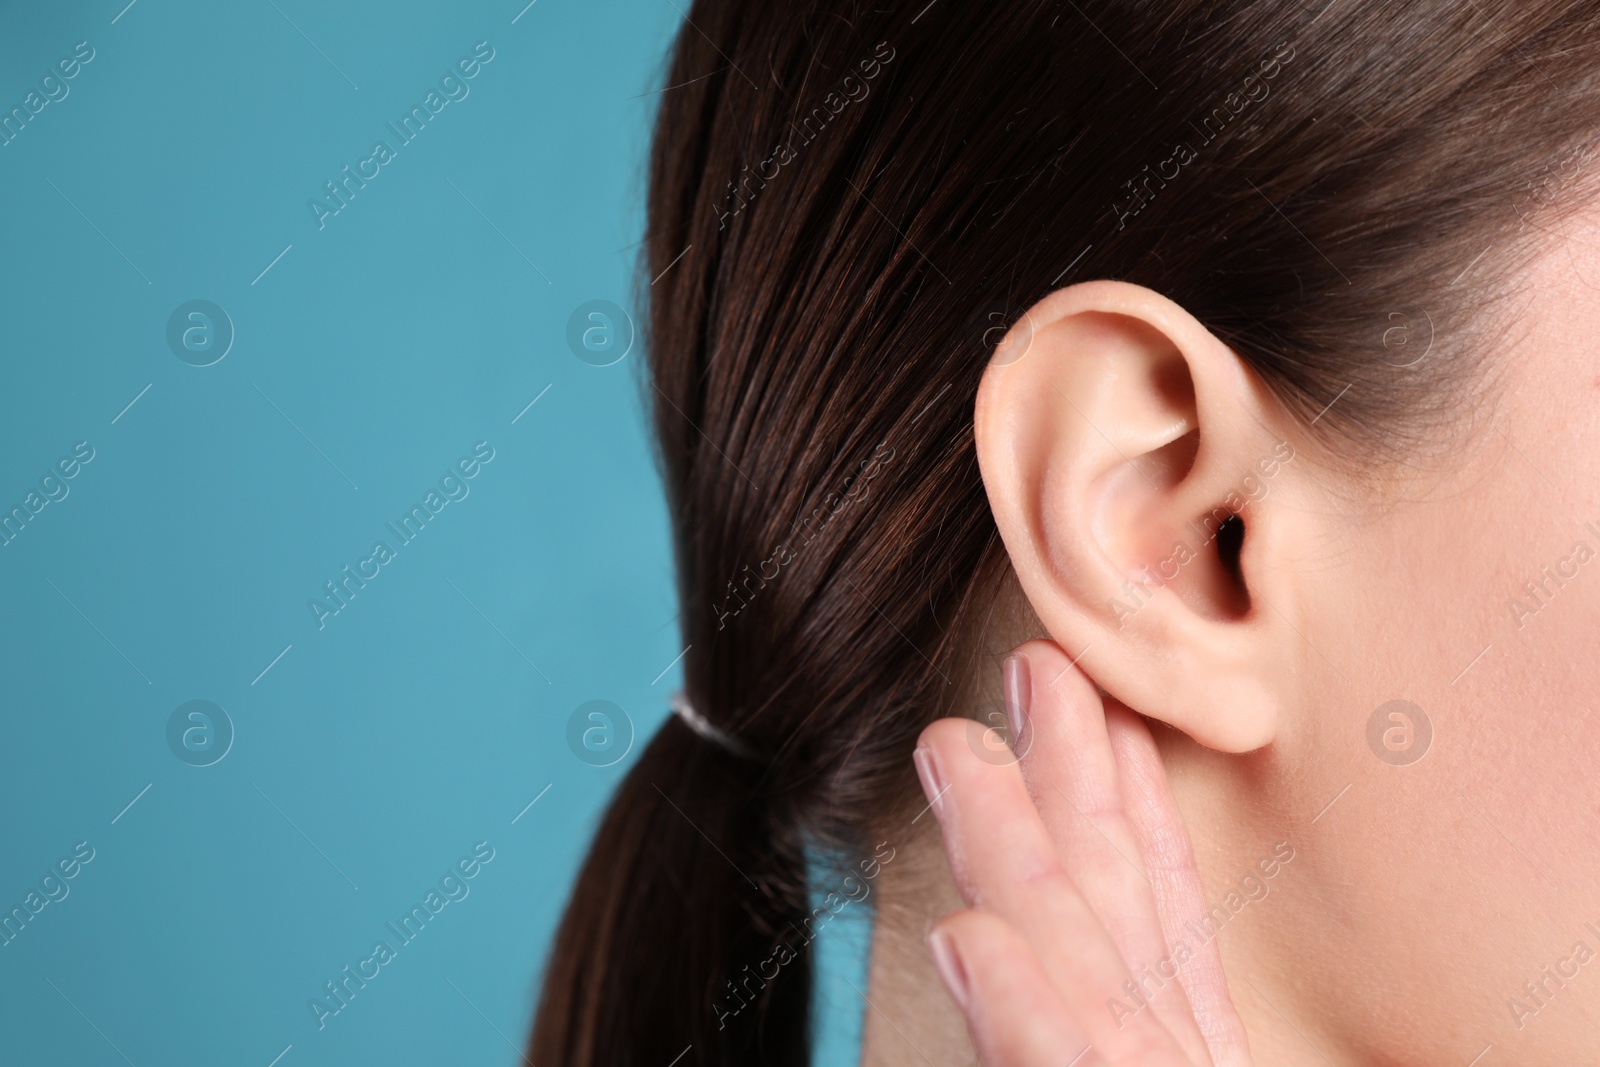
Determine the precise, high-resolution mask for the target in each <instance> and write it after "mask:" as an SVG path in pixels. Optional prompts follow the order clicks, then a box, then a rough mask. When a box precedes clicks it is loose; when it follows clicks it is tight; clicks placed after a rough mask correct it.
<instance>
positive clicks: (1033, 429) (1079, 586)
mask: <svg viewBox="0 0 1600 1067" xmlns="http://www.w3.org/2000/svg"><path fill="white" fill-rule="evenodd" d="M1286 424H1287V418H1286V416H1285V415H1284V413H1283V412H1282V409H1281V408H1280V407H1279V405H1277V403H1276V401H1275V400H1274V399H1273V398H1272V397H1271V395H1270V394H1269V393H1268V392H1267V391H1266V390H1265V389H1264V388H1263V387H1262V386H1261V385H1260V383H1259V382H1258V381H1257V380H1256V378H1255V376H1254V375H1253V374H1252V373H1250V371H1249V370H1248V368H1247V367H1245V366H1244V364H1243V363H1242V362H1241V361H1240V360H1239V358H1238V357H1237V356H1236V355H1235V354H1234V353H1233V352H1232V351H1231V350H1230V349H1229V348H1228V347H1227V346H1226V345H1224V344H1223V343H1222V342H1221V341H1219V340H1218V339H1217V338H1216V337H1215V336H1214V335H1213V334H1211V332H1210V331H1209V330H1207V329H1206V328H1205V327H1204V326H1202V325H1201V324H1200V323H1199V322H1198V321H1196V320H1195V319H1194V318H1193V317H1192V316H1190V315H1189V314H1188V313H1187V312H1185V311H1184V310H1183V309H1182V308H1180V307H1178V306H1177V305H1176V304H1173V303H1172V302H1171V301H1169V300H1167V299H1166V298H1165V297H1162V296H1160V295H1158V294H1156V293H1154V292H1152V291H1150V290H1148V289H1144V288H1142V287H1139V286H1133V285H1128V284H1125V283H1121V282H1088V283H1084V284H1081V285H1076V286H1073V287H1071V288H1069V289H1064V290H1061V291H1059V292H1057V293H1053V294H1051V295H1050V296H1049V297H1046V298H1045V299H1044V300H1042V301H1040V303H1039V304H1037V305H1035V306H1034V307H1033V308H1031V309H1030V310H1029V312H1028V313H1027V314H1026V315H1025V316H1024V319H1023V321H1022V322H1019V324H1018V325H1017V326H1015V327H1013V330H1012V332H1011V333H1010V334H1008V335H1007V338H1006V341H1005V342H1003V343H1002V345H1001V347H1000V348H999V349H997V352H996V359H995V360H994V361H993V362H992V363H991V365H990V367H989V369H988V370H987V371H986V372H985V375H984V379H983V383H982V385H981V387H980V389H979V392H978V401H977V409H976V412H975V433H976V439H977V449H978V461H979V465H980V467H981V469H982V472H983V479H984V485H985V488H986V489H987V491H988V495H989V501H990V505H991V507H992V508H993V511H994V515H995V521H996V523H997V524H998V526H999V529H1000V534H1001V537H1002V538H1003V539H1004V541H1005V544H1006V548H1007V550H1008V552H1009V553H1010V556H1011V562H1012V566H1013V568H1014V570H1015V571H1016V574H1017V578H1018V581H1019V583H1020V585H1021V587H1022V590H1023V592H1024V593H1025V594H1026V595H1027V597H1028V600H1029V602H1030V603H1031V605H1032V606H1033V609H1034V612H1035V613H1036V614H1037V615H1038V617H1039V619H1040V620H1041V622H1043V623H1044V625H1045V627H1046V628H1047V629H1048V630H1049V632H1050V634H1051V636H1052V637H1054V638H1055V639H1056V641H1057V642H1058V643H1059V644H1061V645H1062V646H1063V647H1064V648H1067V649H1069V650H1072V651H1073V653H1074V654H1077V655H1080V656H1081V657H1082V659H1081V664H1080V665H1081V666H1083V667H1084V669H1085V670H1086V671H1087V673H1088V674H1089V675H1090V677H1092V678H1093V679H1094V680H1095V681H1096V682H1097V683H1098V684H1099V685H1101V686H1102V687H1103V688H1104V689H1105V690H1106V691H1107V692H1108V693H1110V694H1111V695H1112V696H1114V697H1115V698H1117V699H1118V700H1120V701H1121V702H1122V703H1124V704H1126V705H1127V706H1129V707H1130V708H1132V709H1134V710H1135V711H1138V712H1140V713H1142V714H1144V715H1147V716H1150V717H1153V718H1159V719H1162V720H1164V721H1166V722H1169V723H1171V724H1172V725H1174V726H1176V727H1178V728H1179V729H1182V730H1184V731H1185V732H1186V733H1188V734H1190V735H1191V736H1193V737H1194V738H1195V739H1196V740H1198V741H1200V742H1201V743H1203V744H1206V745H1209V746H1211V747H1213V748H1218V749H1223V750H1226V751H1235V752H1243V751H1248V750H1250V749H1253V748H1258V747H1260V746H1261V745H1264V744H1267V743H1268V742H1270V741H1271V740H1272V739H1273V737H1274V735H1275V733H1276V730H1277V720H1278V707H1279V705H1280V702H1281V696H1282V693H1283V691H1284V690H1283V685H1282V683H1283V682H1284V681H1285V679H1286V677H1287V675H1285V674H1284V672H1285V671H1292V670H1293V664H1292V663H1291V662H1286V660H1285V657H1286V656H1290V657H1292V656H1294V655H1295V654H1296V653H1297V652H1298V646H1297V645H1290V644H1287V643H1286V642H1285V641H1283V640H1282V638H1283V634H1282V633H1281V632H1280V631H1281V630H1283V629H1284V626H1285V620H1284V617H1282V616H1280V615H1277V614H1276V613H1275V612H1270V611H1269V612H1264V611H1263V610H1262V605H1261V603H1260V601H1263V600H1265V601H1267V602H1269V603H1272V604H1274V605H1276V606H1281V604H1280V603H1279V598H1281V597H1292V591H1291V590H1284V589H1278V588H1276V587H1274V588H1273V589H1272V591H1271V593H1270V594H1269V593H1268V590H1267V588H1266V585H1265V584H1264V576H1265V575H1267V574H1270V573H1272V564H1273V562H1274V556H1275V555H1276V554H1279V553H1281V552H1282V550H1283V546H1282V544H1281V543H1279V542H1281V540H1282V537H1281V528H1280V525H1279V524H1277V523H1275V522H1274V521H1273V514H1272V513H1273V509H1274V507H1275V506H1276V504H1277V500H1275V499H1274V498H1272V497H1271V496H1270V495H1269V489H1270V482H1271V481H1272V480H1273V479H1276V478H1280V477H1281V472H1282V468H1283V465H1284V464H1285V463H1286V462H1288V460H1289V459H1292V457H1293V455H1294V450H1293V448H1292V447H1291V446H1288V445H1287V442H1286V441H1285V440H1284V438H1283V437H1282V436H1281V435H1280V434H1279V433H1277V432H1274V430H1273V429H1272V427H1273V426H1278V427H1282V426H1284V425H1286ZM1268 472H1270V473H1268ZM1291 635H1292V631H1291ZM1291 648H1292V649H1295V652H1287V651H1286V649H1291Z"/></svg>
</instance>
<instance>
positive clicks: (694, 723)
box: [672, 689, 761, 760]
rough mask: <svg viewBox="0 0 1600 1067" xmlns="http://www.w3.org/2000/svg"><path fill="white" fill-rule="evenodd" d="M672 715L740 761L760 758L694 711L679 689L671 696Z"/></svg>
mask: <svg viewBox="0 0 1600 1067" xmlns="http://www.w3.org/2000/svg"><path fill="white" fill-rule="evenodd" d="M672 714H674V715H676V716H677V717H678V718H680V719H682V720H683V721H684V724H685V725H687V726H688V727H689V729H691V730H693V731H694V732H695V733H696V734H698V735H700V736H701V737H703V738H704V739H706V740H707V741H710V742H711V743H712V744H714V745H716V746H717V747H718V748H721V749H723V750H724V751H727V752H730V753H732V754H733V755H735V756H738V757H739V758H741V759H747V760H759V759H760V758H761V757H759V756H758V755H756V753H755V750H754V749H752V748H751V747H750V746H749V745H747V744H745V743H744V742H743V741H740V740H739V739H738V738H736V737H733V736H732V735H730V734H728V733H725V732H724V731H722V730H720V729H718V728H717V727H716V726H714V725H712V723H711V720H709V719H707V718H706V717H705V716H704V715H702V714H700V712H699V711H698V710H696V708H695V706H694V705H693V704H691V703H690V702H689V697H688V696H687V695H686V694H685V693H684V692H683V690H681V689H680V690H678V691H677V692H675V693H673V694H672Z"/></svg>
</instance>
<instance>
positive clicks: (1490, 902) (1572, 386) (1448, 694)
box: [1247, 233, 1600, 1059]
mask: <svg viewBox="0 0 1600 1067" xmlns="http://www.w3.org/2000/svg"><path fill="white" fill-rule="evenodd" d="M1587 248H1595V249H1600V233H1591V234H1589V235H1588V236H1587V237H1586V238H1585V239H1584V241H1582V242H1575V243H1574V247H1573V250H1572V252H1571V255H1569V254H1568V252H1567V251H1565V250H1564V251H1562V252H1561V254H1560V255H1559V256H1558V257H1557V259H1558V260H1559V262H1556V261H1551V262H1550V263H1548V264H1542V265H1541V266H1539V267H1538V268H1536V276H1535V278H1534V279H1532V280H1531V281H1529V282H1528V283H1527V284H1528V294H1529V295H1528V296H1527V297H1526V298H1525V299H1524V300H1522V301H1521V302H1520V303H1519V304H1518V305H1517V309H1516V310H1517V313H1518V315H1519V327H1518V330H1517V331H1516V336H1515V340H1514V342H1513V343H1511V344H1509V345H1507V346H1506V347H1505V348H1503V349H1500V350H1497V351H1496V352H1495V353H1494V359H1495V367H1496V372H1497V375H1498V378H1497V381H1496V384H1495V388H1496V390H1497V391H1498V392H1497V394H1496V396H1495V403H1494V405H1493V408H1492V414H1485V415H1484V416H1482V418H1481V420H1480V422H1479V424H1478V425H1477V426H1476V427H1473V428H1469V429H1468V430H1466V431H1465V432H1466V434H1467V436H1466V437H1465V442H1464V444H1462V445H1460V446H1459V447H1456V446H1454V445H1446V444H1445V443H1443V442H1438V441H1436V442H1434V445H1435V447H1436V449H1437V451H1436V452H1435V453H1434V454H1432V455H1428V456H1425V457H1419V459H1418V461H1417V462H1416V463H1414V464H1413V465H1411V466H1410V467H1408V468H1407V469H1406V470H1405V476H1404V478H1403V479H1399V480H1397V482H1396V484H1395V486H1394V491H1393V493H1392V494H1390V495H1387V496H1385V497H1384V498H1383V499H1382V500H1381V501H1379V500H1358V501H1356V502H1352V503H1348V504H1346V505H1344V506H1339V505H1334V506H1329V505H1328V503H1327V502H1328V501H1329V500H1330V499H1332V498H1331V497H1330V496H1328V495H1326V494H1323V493H1321V492H1320V489H1321V487H1320V486H1317V485H1315V484H1314V481H1315V479H1314V478H1313V477H1312V476H1311V474H1310V472H1311V470H1312V466H1313V465H1312V464H1311V463H1310V462H1306V463H1304V464H1302V462H1301V460H1298V459H1297V461H1296V463H1295V464H1294V465H1287V466H1285V467H1284V469H1283V470H1282V471H1281V472H1280V474H1279V476H1278V478H1277V479H1275V480H1274V481H1273V484H1272V490H1271V498H1270V499H1269V500H1268V501H1267V503H1266V505H1265V506H1266V507H1267V508H1268V509H1269V510H1271V509H1272V508H1273V507H1274V506H1275V504H1274V502H1275V501H1276V506H1277V507H1278V508H1279V509H1280V510H1279V511H1278V512H1274V514H1275V515H1279V516H1280V517H1282V519H1283V521H1284V522H1285V523H1286V524H1287V526H1286V536H1285V537H1284V543H1285V544H1287V545H1288V546H1289V549H1288V552H1287V558H1284V559H1283V560H1281V561H1280V562H1281V563H1282V565H1283V567H1284V569H1285V570H1286V571H1288V572H1290V573H1292V574H1293V575H1294V576H1295V584H1294V590H1293V592H1292V593H1291V594H1287V595H1286V599H1285V600H1284V601H1281V602H1278V603H1276V604H1275V606H1276V607H1279V608H1283V609H1284V610H1285V611H1287V612H1290V613H1291V614H1292V615H1293V617H1294V619H1295V622H1296V624H1297V625H1298V627H1299V631H1300V633H1299V634H1296V633H1295V632H1294V631H1292V630H1290V631H1288V638H1289V639H1290V640H1286V641H1284V642H1282V647H1283V648H1284V649H1285V650H1286V651H1285V656H1286V662H1287V663H1288V665H1289V667H1291V668H1292V669H1286V670H1285V671H1284V672H1283V679H1284V681H1283V690H1282V691H1283V693H1284V694H1285V698H1284V701H1283V705H1284V707H1285V709H1286V711H1285V715H1284V717H1283V725H1282V728H1281V731H1280V735H1279V737H1278V739H1277V740H1276V741H1275V743H1274V745H1273V746H1272V750H1271V751H1270V753H1269V754H1266V755H1264V756H1263V757H1262V762H1263V763H1264V764H1267V765H1270V766H1271V767H1272V773H1273V774H1274V775H1276V776H1278V777H1277V780H1278V781H1279V782H1281V783H1284V784H1283V786H1282V789H1281V795H1280V796H1279V797H1276V798H1275V800H1276V801H1278V802H1281V803H1282V804H1283V806H1284V810H1286V811H1288V812H1291V813H1292V814H1290V815H1288V816H1287V817H1286V818H1287V823H1288V825H1287V827H1286V836H1288V837H1289V838H1290V840H1291V841H1292V842H1293V843H1294V845H1295V847H1296V850H1297V858H1296V859H1295V861H1294V862H1293V863H1291V864H1289V865H1287V866H1286V867H1285V868H1284V871H1283V872H1282V873H1281V874H1280V875H1279V876H1278V877H1277V878H1276V879H1275V880H1274V882H1273V886H1272V888H1273V892H1272V895H1271V896H1270V897H1269V899H1268V900H1266V901H1265V902H1263V904H1262V914H1263V915H1266V916H1271V917H1272V920H1271V921H1272V924H1273V925H1274V926H1280V925H1281V927H1282V928H1283V929H1288V930H1293V929H1299V928H1302V927H1301V926H1300V924H1302V923H1309V924H1313V925H1315V924H1317V923H1318V922H1323V923H1326V922H1329V921H1332V922H1334V923H1335V924H1336V925H1337V927H1338V928H1339V930H1340V937H1339V938H1338V942H1339V943H1338V944H1337V945H1336V946H1335V947H1334V948H1332V949H1331V950H1330V951H1329V952H1328V953H1327V954H1326V955H1323V956H1322V957H1320V958H1319V959H1317V960H1313V961H1310V962H1308V963H1307V964H1306V966H1307V967H1308V968H1310V969H1311V970H1313V971H1316V972H1319V974H1318V977H1321V978H1323V979H1325V980H1327V981H1330V982H1335V983H1337V982H1338V981H1339V980H1340V976H1342V975H1345V974H1352V973H1366V974H1368V975H1369V976H1370V978H1372V979H1375V980H1374V981H1372V984H1371V986H1370V987H1369V988H1371V989H1373V990H1374V992H1373V993H1372V995H1371V996H1370V997H1366V995H1365V994H1363V995H1362V996H1363V997H1365V999H1366V1000H1367V1001H1368V1002H1367V1003H1366V1004H1364V1005H1363V1006H1362V1008H1363V1010H1370V1011H1373V1012H1378V1013H1382V1012H1383V1011H1384V1009H1383V1003H1384V995H1383V994H1381V993H1379V992H1377V990H1381V989H1384V988H1387V987H1388V985H1389V983H1391V982H1393V983H1399V984H1400V985H1401V986H1405V985H1407V984H1408V983H1409V982H1410V979H1408V978H1407V977H1406V975H1407V974H1408V973H1417V972H1418V971H1425V972H1426V973H1428V974H1429V975H1430V980H1429V988H1428V990H1426V991H1425V992H1423V993H1421V994H1420V997H1421V1001H1420V1002H1419V1003H1418V1004H1417V1005H1415V1006H1414V1007H1413V1008H1412V1009H1408V1017H1409V1018H1410V1019H1411V1020H1412V1021H1409V1022H1405V1023H1402V1024H1401V1025H1402V1026H1403V1028H1405V1029H1406V1031H1407V1032H1408V1033H1409V1032H1411V1031H1413V1030H1415V1031H1416V1032H1417V1033H1418V1034H1419V1035H1420V1034H1421V1033H1422V1028H1423V1027H1424V1026H1425V1024H1424V1023H1422V1022H1420V1020H1422V1019H1424V1018H1436V1019H1447V1018H1458V1019H1464V1018H1468V1017H1471V1018H1484V1019H1488V1018H1495V1017H1498V1016H1496V1015H1495V1013H1496V1012H1498V1013H1501V1014H1504V1013H1505V1012H1506V1006H1505V1001H1506V998H1507V997H1509V996H1513V995H1516V993H1517V991H1518V990H1519V989H1520V988H1521V985H1522V983H1523V982H1524V981H1526V980H1528V979H1536V978H1537V977H1538V975H1539V969H1540V966H1541V965H1544V964H1553V963H1554V961H1555V960H1557V959H1558V958H1560V957H1561V956H1562V955H1564V954H1565V953H1567V952H1569V951H1570V946H1571V944H1572V943H1573V942H1575V941H1577V940H1580V939H1585V940H1588V939H1591V938H1592V937H1593V936H1594V935H1592V934H1588V933H1587V932H1586V930H1585V928H1584V925H1583V924H1584V922H1585V921H1589V920H1595V919H1596V918H1597V914H1596V910H1595V907H1594V903H1593V902H1594V900H1595V899H1596V895H1597V893H1600V869H1597V865H1596V864H1595V862H1594V860H1593V841H1594V837H1595V830H1596V825H1597V820H1596V812H1597V811H1600V718H1597V717H1596V716H1595V715H1594V714H1591V711H1590V709H1591V708H1600V670H1597V669H1596V668H1597V662H1596V659H1595V655H1594V648H1595V634H1596V633H1600V559H1595V558H1587V560H1586V562H1579V560H1580V559H1585V558H1586V557H1588V555H1589V553H1588V552H1578V551H1575V544H1576V543H1577V542H1579V541H1583V542H1585V543H1586V544H1587V546H1588V548H1589V549H1590V550H1600V361H1597V360H1596V358H1595V353H1594V351H1593V348H1592V345H1590V344H1589V342H1588V340H1587V339H1588V338H1592V337H1593V336H1594V333H1595V330H1596V328H1597V326H1600V295H1597V294H1600V288H1594V289H1591V288H1589V287H1588V286H1589V285H1590V284H1593V285H1596V286H1600V256H1597V255H1596V254H1593V253H1590V252H1588V251H1584V250H1583V249H1587ZM1573 257H1576V258H1573ZM1545 271H1547V272H1548V273H1540V272H1545ZM1585 278H1587V281H1585V280H1584V279H1585ZM1488 410H1489V409H1486V411H1488ZM1497 428H1498V432H1497ZM1424 447H1425V448H1426V446H1424ZM1307 459H1309V454H1308V456H1307ZM1280 494H1281V497H1280ZM1314 500H1320V501H1321V502H1322V504H1321V506H1320V507H1318V506H1316V505H1313V504H1312V501H1314ZM1291 501H1295V502H1297V503H1304V504H1305V506H1306V510H1305V511H1304V512H1302V511H1301V510H1300V508H1298V507H1296V508H1295V509H1293V514H1291V511H1290V509H1287V508H1286V507H1285V505H1287V504H1289V503H1290V502H1291ZM1313 508H1315V509H1316V517H1312V516H1311V514H1310V512H1311V510H1312V509H1313ZM1586 524H1592V526H1593V529H1592V530H1591V529H1590V528H1589V527H1588V526H1586ZM1247 544H1248V542H1247ZM1562 561H1567V562H1566V563H1565V564H1564V565H1563V564H1562ZM1276 588H1278V589H1284V588H1286V587H1284V586H1278V587H1276ZM1396 700H1405V701H1409V702H1411V703H1412V704H1414V705H1415V706H1416V707H1418V708H1420V709H1421V713H1422V715H1423V716H1425V718H1426V722H1427V728H1426V730H1425V729H1424V728H1423V727H1422V725H1421V723H1420V722H1412V723H1410V724H1409V726H1410V730H1411V732H1410V737H1411V743H1412V744H1414V745H1415V744H1422V745H1424V747H1425V751H1424V752H1423V753H1422V754H1421V757H1420V758H1419V759H1416V760H1415V761H1410V762H1408V761H1406V760H1404V759H1400V758H1397V757H1396V753H1395V751H1394V749H1390V748H1386V747H1385V737H1386V736H1388V737H1389V738H1390V739H1391V740H1392V741H1393V742H1394V743H1395V745H1396V747H1403V746H1404V744H1405V741H1406V728H1405V727H1406V724H1404V723H1399V722H1391V721H1389V720H1388V719H1387V718H1386V717H1385V718H1383V719H1382V721H1380V724H1379V725H1380V728H1379V729H1377V730H1376V731H1374V730H1373V729H1372V728H1371V722H1372V719H1373V717H1374V715H1375V714H1376V713H1378V712H1379V711H1380V709H1381V708H1383V707H1384V706H1385V705H1386V704H1388V702H1391V701H1396ZM1425 734H1427V735H1428V736H1426V738H1425V740H1423V738H1424V735H1425ZM1375 738H1376V740H1375ZM1385 753H1388V756H1387V757H1386V755H1385ZM1330 804H1331V806H1330ZM1313 819H1315V821H1313ZM1296 835H1298V836H1296ZM1319 916H1320V918H1319ZM1535 945H1540V946H1549V950H1548V951H1545V952H1544V953H1543V954H1542V955H1541V954H1540V952H1539V951H1537V950H1534V949H1533V948H1532V947H1531V946H1535ZM1589 974H1590V970H1589V969H1588V968H1585V969H1584V971H1583V973H1582V974H1581V975H1580V976H1579V977H1578V979H1576V981H1577V982H1580V983H1581V982H1585V981H1586V980H1592V981H1595V982H1600V971H1597V972H1595V973H1594V977H1593V978H1592V979H1589V978H1588V976H1589ZM1307 980H1308V981H1311V982H1313V983H1315V980H1316V979H1315V978H1310V977H1307ZM1412 987H1413V988H1414V985H1413V986H1412ZM1507 1018H1508V1019H1509V1016H1507ZM1585 1022H1586V1017H1585V1015H1584V1013H1583V1012H1581V1011H1577V1012H1568V1013H1566V1014H1565V1015H1563V1014H1561V1013H1559V1012H1551V1013H1549V1015H1548V1016H1546V1015H1541V1017H1540V1018H1539V1021H1538V1025H1539V1026H1540V1027H1541V1031H1540V1033H1539V1034H1537V1035H1534V1036H1533V1037H1532V1038H1531V1039H1530V1040H1533V1041H1534V1042H1535V1045H1534V1046H1529V1047H1538V1048H1540V1049H1541V1050H1544V1049H1546V1048H1547V1047H1550V1048H1554V1047H1560V1045H1559V1043H1561V1042H1565V1041H1567V1040H1569V1039H1570V1038H1572V1036H1573V1034H1574V1033H1575V1030H1574V1028H1581V1027H1582V1026H1584V1025H1585ZM1546 1023H1550V1024H1551V1025H1550V1026H1548V1027H1546V1026H1545V1025H1544V1024H1546ZM1507 1025H1509V1023H1508V1024H1507ZM1533 1028H1534V1024H1533V1023H1531V1022H1530V1023H1529V1025H1528V1030H1529V1031H1531V1030H1533ZM1393 1036H1394V1037H1395V1040H1396V1041H1398V1042H1399V1044H1400V1045H1401V1046H1404V1045H1405V1043H1406V1037H1407V1033H1397V1034H1395V1035H1393ZM1519 1039H1521V1038H1520V1037H1519ZM1418 1040H1419V1041H1424V1040H1425V1039H1424V1038H1422V1037H1420V1036H1419V1038H1418ZM1487 1040H1488V1039H1487V1038H1486V1039H1485V1042H1487ZM1547 1041H1548V1042H1554V1043H1557V1044H1552V1045H1549V1046H1546V1045H1545V1044H1541V1043H1540V1042H1547ZM1530 1055H1531V1053H1530ZM1466 1058H1467V1059H1470V1058H1471V1057H1470V1055H1469V1056H1467V1057H1466Z"/></svg>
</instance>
